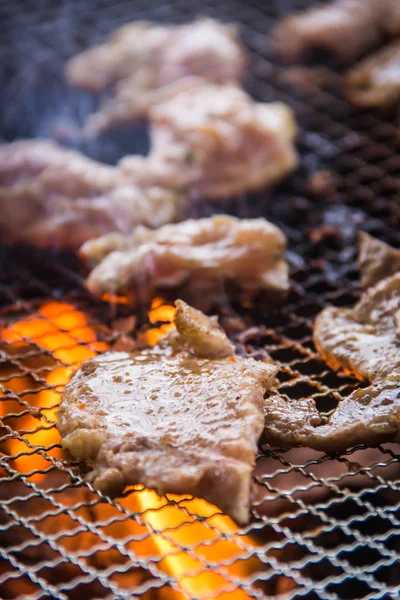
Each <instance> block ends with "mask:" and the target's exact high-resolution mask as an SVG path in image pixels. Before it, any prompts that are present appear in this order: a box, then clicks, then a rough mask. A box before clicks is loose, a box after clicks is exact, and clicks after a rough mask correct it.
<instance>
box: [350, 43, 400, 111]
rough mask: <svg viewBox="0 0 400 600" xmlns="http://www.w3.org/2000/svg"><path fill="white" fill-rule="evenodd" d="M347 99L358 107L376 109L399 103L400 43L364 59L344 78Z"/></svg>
mask: <svg viewBox="0 0 400 600" xmlns="http://www.w3.org/2000/svg"><path fill="white" fill-rule="evenodd" d="M344 87H345V92H346V94H347V97H348V98H349V100H351V102H353V103H354V104H357V105H359V106H367V107H377V106H386V105H389V104H395V103H397V102H399V100H400V42H398V41H395V42H393V43H392V44H390V45H389V46H387V47H385V48H383V49H382V50H379V51H378V52H377V53H376V54H372V55H371V56H368V57H367V58H365V59H364V60H362V61H361V62H360V63H358V64H357V65H356V66H355V67H353V68H352V69H350V71H348V73H347V74H346V75H345V77H344Z"/></svg>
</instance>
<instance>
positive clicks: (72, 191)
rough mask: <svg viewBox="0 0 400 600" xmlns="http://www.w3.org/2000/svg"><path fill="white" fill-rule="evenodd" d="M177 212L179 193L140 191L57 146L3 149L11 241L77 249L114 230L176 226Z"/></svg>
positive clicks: (1, 186)
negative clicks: (169, 224) (146, 226)
mask: <svg viewBox="0 0 400 600" xmlns="http://www.w3.org/2000/svg"><path fill="white" fill-rule="evenodd" d="M178 207H179V198H178V196H177V194H176V193H174V192H171V191H169V190H165V189H162V188H161V187H159V186H155V185H151V184H150V185H148V186H147V187H144V186H139V185H138V184H137V183H136V182H135V180H134V179H132V178H130V177H128V176H127V175H126V174H122V173H121V172H120V171H119V170H118V168H117V167H110V166H108V165H105V164H101V163H98V162H96V161H93V160H91V159H89V158H87V157H86V156H84V155H83V154H81V153H79V152H75V151H73V150H67V149H65V148H62V147H61V146H57V144H55V143H53V142H50V141H46V140H24V141H19V142H14V143H13V144H3V145H1V146H0V210H1V214H2V218H1V227H2V229H4V231H6V232H7V234H8V235H9V236H10V237H11V238H12V239H17V240H23V241H24V242H28V243H33V244H35V245H38V246H53V247H57V248H71V249H77V248H79V246H80V245H81V244H82V243H83V242H85V241H86V240H88V239H91V238H94V237H97V236H99V235H102V234H105V233H109V232H110V231H115V230H117V231H122V232H125V233H128V232H130V231H132V228H133V227H134V226H135V225H138V224H139V223H145V224H147V225H150V226H157V225H161V224H162V223H165V222H168V221H171V220H173V219H174V218H175V217H176V215H177V212H178Z"/></svg>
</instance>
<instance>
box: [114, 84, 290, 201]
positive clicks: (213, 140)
mask: <svg viewBox="0 0 400 600" xmlns="http://www.w3.org/2000/svg"><path fill="white" fill-rule="evenodd" d="M149 118H150V136H151V150H150V154H149V156H148V157H146V158H137V157H127V158H125V159H123V160H122V161H121V169H122V171H123V172H124V173H126V174H127V175H128V176H131V175H132V174H133V176H134V177H135V178H138V179H139V181H141V180H143V181H144V182H145V183H146V182H147V181H149V182H155V183H158V184H159V185H160V186H162V187H166V188H168V189H177V190H181V191H184V192H185V193H188V194H189V196H191V197H194V198H212V199H224V198H229V197H232V196H235V195H238V194H242V193H246V192H250V191H254V190H257V189H259V188H261V187H263V186H266V185H271V184H273V183H276V182H277V181H280V180H281V179H283V178H284V177H285V176H286V175H287V174H288V173H290V172H291V171H293V170H294V168H295V167H296V165H297V153H296V151H295V148H294V145H293V141H294V138H295V136H296V129H297V127H296V122H295V119H294V116H293V113H292V111H291V109H290V108H289V107H288V106H286V105H285V104H282V103H278V102H273V103H266V102H256V101H255V100H253V98H251V97H250V96H249V95H248V94H247V93H246V92H245V91H244V90H241V89H240V88H238V87H236V86H234V85H228V84H227V85H213V84H209V83H207V82H206V81H204V80H202V79H199V78H194V79H193V80H192V82H191V84H190V85H183V86H182V85H179V84H177V86H176V88H175V89H174V90H171V93H170V96H169V97H168V98H166V99H164V100H163V101H162V102H160V103H159V104H157V105H155V106H153V107H151V109H150V113H149Z"/></svg>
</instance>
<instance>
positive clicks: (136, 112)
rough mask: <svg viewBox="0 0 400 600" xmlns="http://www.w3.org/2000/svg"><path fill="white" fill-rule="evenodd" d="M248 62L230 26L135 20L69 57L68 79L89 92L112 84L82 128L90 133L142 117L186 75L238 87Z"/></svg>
mask: <svg viewBox="0 0 400 600" xmlns="http://www.w3.org/2000/svg"><path fill="white" fill-rule="evenodd" d="M246 63H247V58H246V52H245V50H244V47H243V45H242V44H241V42H240V40H239V36H238V33H237V29H236V27H235V26H233V25H230V24H225V23H220V22H218V21H215V20H214V19H207V18H204V19H197V20H196V21H194V22H192V23H186V24H184V25H166V26H163V25H159V24H155V23H150V22H147V21H137V22H135V23H130V24H128V25H124V27H121V28H120V29H117V30H116V31H114V32H113V33H112V35H111V36H110V37H109V38H108V40H106V42H105V43H104V44H101V45H100V46H95V47H93V48H90V49H89V50H86V51H85V52H83V53H82V54H79V55H78V56H76V57H74V58H73V59H71V60H70V61H69V63H68V64H67V69H66V76H67V79H68V81H69V82H70V83H72V84H73V85H75V86H77V87H81V88H84V89H87V90H91V91H96V92H100V91H103V90H105V89H107V88H109V87H110V86H114V89H113V92H112V95H111V98H109V99H108V100H106V101H105V102H104V103H103V105H102V106H101V107H100V110H99V111H98V112H97V113H95V114H93V115H91V116H90V117H89V120H88V122H87V125H86V127H85V129H86V131H87V132H88V133H90V134H91V135H93V134H98V133H100V131H102V130H104V129H106V128H108V127H111V126H113V125H118V124H121V123H124V122H129V121H134V120H135V119H137V118H139V117H143V116H146V114H147V111H148V109H149V107H150V106H151V105H152V104H154V103H155V102H158V101H159V93H160V92H161V93H162V92H163V90H164V89H167V88H168V86H170V85H171V84H174V83H176V82H178V81H183V80H185V79H186V78H187V77H191V76H199V77H203V78H204V79H206V80H207V81H210V82H214V83H226V82H229V83H232V82H236V83H239V82H240V80H241V78H242V76H243V72H244V68H245V66H246Z"/></svg>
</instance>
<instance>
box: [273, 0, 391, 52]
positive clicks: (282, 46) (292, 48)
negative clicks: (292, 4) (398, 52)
mask: <svg viewBox="0 0 400 600" xmlns="http://www.w3.org/2000/svg"><path fill="white" fill-rule="evenodd" d="M399 33H400V3H399V2H398V0H334V1H333V2H331V3H329V4H325V5H323V6H317V7H314V8H310V9H309V10H307V11H305V12H304V13H300V14H295V15H289V16H288V17H285V18H284V19H283V20H282V21H281V22H280V23H279V24H278V26H277V28H276V29H275V31H274V32H273V34H272V43H273V45H274V46H275V48H276V50H277V51H278V52H279V54H281V55H282V56H283V57H285V58H287V59H289V60H292V59H296V58H299V57H301V56H303V55H304V54H306V53H307V52H308V51H310V50H316V49H322V50H326V51H328V52H329V53H331V54H333V55H334V56H336V57H338V58H339V59H341V60H343V61H346V62H351V61H352V60H354V59H356V58H358V57H359V56H361V55H362V54H363V53H364V52H366V51H367V50H370V49H372V48H374V47H375V46H377V45H378V44H379V43H381V42H382V41H384V39H385V38H386V37H388V36H396V35H399Z"/></svg>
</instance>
